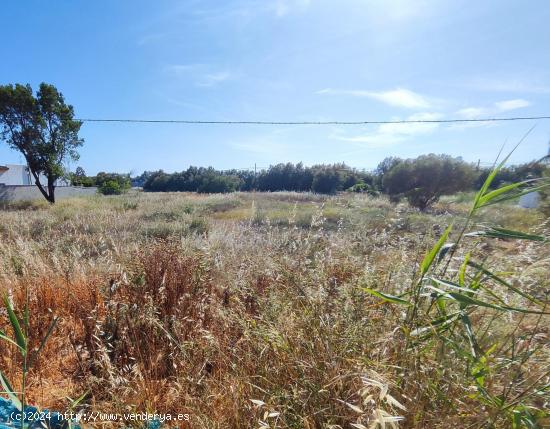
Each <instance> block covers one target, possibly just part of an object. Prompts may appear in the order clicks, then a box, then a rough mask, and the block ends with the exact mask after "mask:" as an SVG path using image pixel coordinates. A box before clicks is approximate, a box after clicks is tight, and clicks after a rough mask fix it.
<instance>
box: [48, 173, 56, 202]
mask: <svg viewBox="0 0 550 429" xmlns="http://www.w3.org/2000/svg"><path fill="white" fill-rule="evenodd" d="M48 194H49V195H50V198H49V199H48V201H49V202H50V203H52V204H53V203H55V179H53V178H52V177H48Z"/></svg>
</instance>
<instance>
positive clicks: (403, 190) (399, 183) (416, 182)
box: [383, 154, 475, 210]
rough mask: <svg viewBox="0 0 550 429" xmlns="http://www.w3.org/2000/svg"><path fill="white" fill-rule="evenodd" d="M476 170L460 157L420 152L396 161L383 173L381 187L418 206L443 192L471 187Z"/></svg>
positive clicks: (434, 199) (425, 205) (433, 199)
mask: <svg viewBox="0 0 550 429" xmlns="http://www.w3.org/2000/svg"><path fill="white" fill-rule="evenodd" d="M474 178H475V170H474V168H473V167H472V165H471V164H467V163H466V162H464V161H463V160H462V159H461V158H453V157H451V156H449V155H435V154H429V155H422V156H419V157H418V158H416V159H407V160H405V161H401V162H398V163H396V164H395V165H394V166H393V167H392V168H391V169H390V170H389V171H387V172H386V173H385V174H384V178H383V188H384V190H385V191H386V192H387V193H388V194H389V195H390V197H393V199H399V198H401V197H405V198H406V199H407V201H408V202H409V204H411V205H412V206H414V207H417V208H419V209H421V210H425V209H426V208H427V207H429V206H430V205H432V204H433V203H435V202H436V201H437V200H439V198H440V197H441V196H442V195H450V194H454V193H456V192H459V191H464V190H467V189H471V187H472V183H473V181H474Z"/></svg>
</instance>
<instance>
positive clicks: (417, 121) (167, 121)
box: [76, 116, 550, 125]
mask: <svg viewBox="0 0 550 429" xmlns="http://www.w3.org/2000/svg"><path fill="white" fill-rule="evenodd" d="M542 119H550V116H516V117H512V118H479V119H405V120H395V121H201V120H178V119H106V118H101V119H100V118H80V119H76V120H77V121H80V122H115V123H144V124H187V125H193V124H196V125H383V124H449V123H460V122H510V121H536V120H542Z"/></svg>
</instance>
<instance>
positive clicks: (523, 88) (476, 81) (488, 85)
mask: <svg viewBox="0 0 550 429" xmlns="http://www.w3.org/2000/svg"><path fill="white" fill-rule="evenodd" d="M460 86H463V87H465V88H468V89H473V90H475V91H490V92H516V93H518V92H519V93H532V94H548V93H550V85H548V84H546V83H544V79H538V78H535V79H533V78H531V80H528V79H519V78H498V77H495V76H491V77H490V78H488V77H487V78H486V77H478V78H473V79H469V80H466V81H465V82H462V83H461V84H460Z"/></svg>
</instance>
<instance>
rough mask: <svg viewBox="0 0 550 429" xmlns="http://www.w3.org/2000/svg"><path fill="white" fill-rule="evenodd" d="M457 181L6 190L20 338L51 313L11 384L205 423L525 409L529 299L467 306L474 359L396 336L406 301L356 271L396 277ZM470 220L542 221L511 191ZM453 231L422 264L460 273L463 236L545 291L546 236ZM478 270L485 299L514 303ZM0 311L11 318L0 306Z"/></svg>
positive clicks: (368, 423) (534, 362)
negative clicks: (107, 191)
mask: <svg viewBox="0 0 550 429" xmlns="http://www.w3.org/2000/svg"><path fill="white" fill-rule="evenodd" d="M470 201H471V195H466V196H458V197H454V198H450V197H449V198H446V199H444V200H443V201H441V202H439V203H438V204H436V206H435V207H434V208H433V209H432V210H431V211H428V212H425V213H422V212H419V211H417V210H415V209H411V208H409V207H408V206H407V205H405V204H399V205H393V204H391V203H390V202H389V201H387V200H386V199H385V198H370V197H366V196H362V195H342V196H333V197H327V196H318V195H312V194H295V193H273V194H261V193H257V194H255V193H249V194H244V193H235V194H229V195H223V196H222V195H211V196H199V195H195V194H179V193H174V194H170V193H166V194H146V193H133V194H128V195H124V196H116V197H99V196H98V197H93V198H83V199H72V200H65V201H60V202H59V203H57V204H55V205H54V206H48V205H47V204H42V203H32V204H20V205H18V206H9V207H4V208H3V209H2V210H1V211H0V287H1V288H2V290H3V291H6V292H7V293H8V294H9V296H10V297H11V299H12V301H13V303H14V306H15V307H16V309H17V310H18V311H19V310H20V309H21V308H22V306H23V303H24V302H25V300H26V299H28V302H29V305H30V334H29V335H30V340H31V345H32V346H33V347H37V346H38V341H39V340H38V339H39V338H42V337H43V336H44V334H45V333H46V332H45V331H46V330H47V328H48V325H49V323H50V321H51V320H52V318H53V317H54V315H56V316H59V317H60V321H59V323H58V325H57V326H56V328H55V329H54V331H53V333H52V335H51V337H50V339H49V340H48V342H47V344H46V345H45V348H44V350H43V351H42V354H41V357H40V360H39V361H38V362H37V363H36V365H35V366H34V367H33V368H32V370H31V371H30V374H29V381H28V383H29V384H28V402H29V403H31V404H37V405H39V406H41V407H50V408H52V409H56V410H60V411H64V410H66V409H67V408H68V407H69V401H68V400H67V399H66V398H67V397H70V398H77V397H79V396H81V395H83V394H86V396H85V398H84V400H83V402H82V403H81V404H80V405H79V407H80V408H82V407H84V408H87V409H93V410H97V411H102V412H108V411H117V412H122V411H139V412H141V411H150V412H153V411H157V412H170V413H176V412H185V413H189V414H190V415H191V424H190V427H194V428H220V429H222V428H223V429H225V428H310V429H312V428H327V429H328V428H352V427H355V428H359V429H362V428H370V427H373V428H375V427H381V428H384V427H386V428H390V427H400V428H413V427H414V428H450V427H453V428H458V427H461V428H467V427H471V428H475V427H479V428H481V427H496V428H504V427H511V426H510V420H509V414H510V413H509V412H511V410H515V411H514V412H516V411H517V409H518V406H520V405H521V407H524V408H525V407H526V408H525V410H527V411H525V412H526V413H528V414H532V415H536V416H537V417H536V419H538V420H539V422H540V421H543V420H541V417H540V415H541V414H540V413H541V412H542V410H543V409H544V408H545V406H547V404H548V402H547V401H548V398H547V397H545V394H547V390H546V391H545V390H544V385H547V383H548V364H549V360H548V357H549V350H548V337H547V335H548V332H547V330H548V323H547V322H548V318H547V317H546V316H543V315H540V314H536V313H525V312H519V311H499V310H496V309H494V308H489V307H483V308H477V309H476V311H472V312H471V313H469V316H470V319H471V323H472V325H473V330H474V331H475V335H476V338H477V343H476V344H473V345H472V344H471V345H472V348H474V349H478V353H479V350H482V351H483V357H482V358H480V359H479V360H478V361H476V363H475V365H478V366H479V364H480V362H486V363H487V367H486V368H485V367H484V368H483V369H482V371H481V370H476V368H478V367H476V366H475V365H474V364H473V363H472V362H471V361H469V360H468V359H467V358H466V357H462V356H460V350H462V349H461V347H462V348H463V349H468V338H467V337H465V336H464V335H458V334H456V335H454V332H455V331H456V332H458V331H457V329H458V328H456V329H455V328H452V329H453V335H454V336H451V334H450V333H448V332H447V333H446V332H445V331H439V330H437V329H435V330H434V334H433V335H432V336H431V337H429V338H427V339H424V340H423V341H422V342H420V341H418V342H415V341H412V340H411V338H412V337H411V335H412V334H411V332H412V331H411V330H410V329H408V328H411V327H413V325H412V324H410V323H409V322H407V320H409V321H410V320H412V319H409V316H408V315H407V312H408V309H407V307H404V306H402V305H399V304H394V303H391V302H387V300H383V299H380V298H379V297H377V296H373V295H372V294H370V293H367V292H366V291H365V290H364V289H363V288H369V289H371V290H376V291H381V292H383V293H385V294H388V295H392V296H406V295H402V294H406V293H407V291H408V290H409V289H410V288H411V285H413V284H414V283H415V281H417V279H418V273H419V269H420V268H419V267H420V264H421V261H422V259H423V258H424V255H425V254H426V252H428V251H429V250H430V249H431V248H432V247H433V246H434V244H435V243H436V242H437V240H438V239H439V238H440V237H441V235H442V234H443V232H444V231H445V229H446V227H447V226H448V225H449V224H450V223H451V222H454V225H455V229H453V231H452V232H451V234H450V236H449V237H450V240H451V241H452V240H453V239H454V238H456V235H457V232H455V231H458V230H459V229H460V228H459V227H460V226H461V225H462V224H463V223H464V220H465V218H466V216H467V214H468V210H469V207H470ZM488 224H491V225H498V226H500V227H503V228H509V229H514V230H520V231H523V232H529V233H532V234H542V235H546V236H547V235H548V223H547V221H546V220H545V218H543V217H542V216H541V215H540V214H539V213H538V212H537V211H529V210H523V209H519V208H516V207H515V206H513V205H511V204H509V205H494V206H490V207H487V208H485V209H483V210H482V211H480V212H479V215H477V216H476V218H475V221H474V223H473V224H472V229H473V230H475V229H476V228H477V229H479V228H480V227H481V226H483V225H488ZM463 240H464V241H465V247H464V248H460V249H457V251H456V252H451V253H452V254H451V256H452V258H451V259H447V260H443V261H441V262H440V264H439V266H438V267H437V269H438V270H440V271H441V270H443V266H444V265H445V264H447V265H448V267H445V272H446V273H447V274H446V275H447V277H446V278H448V279H452V278H455V277H456V278H458V277H460V275H461V272H462V274H464V272H463V271H462V269H461V264H462V262H463V260H464V258H465V255H466V253H467V252H471V255H470V257H471V258H472V259H473V258H475V259H476V260H478V261H483V263H484V265H485V266H490V267H491V270H492V272H493V273H495V272H498V273H499V279H501V278H505V279H506V282H505V283H506V284H510V285H513V287H514V288H515V289H519V290H521V291H524V292H525V295H526V296H528V297H535V298H536V299H537V300H538V301H539V302H546V300H547V293H548V287H549V280H548V277H549V276H548V272H549V267H550V257H549V255H550V252H549V249H550V246H549V244H548V243H545V242H537V241H528V240H507V239H494V238H488V237H479V236H477V237H472V236H468V237H465V238H463ZM447 257H448V255H447ZM434 269H435V268H434ZM466 276H472V277H475V276H476V274H475V272H474V271H473V269H472V268H471V267H469V268H468V271H466ZM480 278H481V277H480ZM484 279H485V280H487V282H488V283H487V284H490V285H491V287H490V288H488V289H487V290H485V289H484V292H483V293H493V294H495V295H498V297H499V299H500V300H501V301H502V302H503V304H502V306H503V307H505V306H507V307H513V308H520V307H521V308H532V306H531V303H530V302H529V299H526V298H525V297H523V296H521V295H519V296H518V295H514V294H508V292H509V290H508V289H507V288H506V287H504V286H503V283H499V282H498V281H493V282H491V279H490V278H489V279H487V276H485V277H484ZM492 280H494V279H492ZM457 282H458V280H457ZM460 284H462V283H460ZM527 294H528V295H527ZM425 299H426V300H429V299H430V297H429V296H427V297H425ZM495 299H496V298H495ZM426 302H428V301H426ZM440 304H441V302H439V301H437V304H435V303H434V302H432V303H430V304H429V305H428V304H426V307H422V308H419V309H418V314H415V317H416V318H417V319H414V320H418V323H419V324H421V322H422V321H423V319H422V318H423V317H427V316H428V312H431V311H432V305H440ZM424 308H425V309H426V310H424ZM462 308H463V307H462ZM440 310H441V308H440ZM441 311H443V310H441ZM424 313H425V314H424ZM426 320H427V319H426ZM408 323H409V324H408ZM411 323H412V322H411ZM1 324H2V325H3V330H4V331H6V332H9V329H10V328H9V324H8V320H7V318H6V317H5V314H4V313H3V314H2V315H1ZM414 326H416V325H414ZM430 326H435V324H432V325H430ZM447 334H448V338H453V340H452V342H451V340H450V339H449V340H447V339H446V338H447ZM461 338H462V340H463V341H462V342H461ZM453 343H455V344H453ZM0 356H1V360H0V368H1V369H2V370H3V372H4V373H5V374H6V376H7V377H8V378H9V379H10V380H18V379H19V377H20V363H19V362H18V358H17V353H16V351H15V350H14V347H13V346H12V345H10V344H8V343H6V342H0ZM478 356H479V354H478ZM478 369H479V368H478ZM481 373H482V376H480V374H481ZM14 384H15V385H17V381H14ZM483 391H486V393H487V395H485V393H483ZM480 392H481V393H480ZM533 392H534V393H533ZM545 392H546V393H545ZM487 398H501V400H502V403H499V402H498V400H497V399H487ZM521 410H523V408H521ZM521 410H519V411H517V412H523V411H521ZM507 413H508V414H507ZM542 418H544V417H542ZM518 421H519V420H518ZM517 427H524V426H517ZM525 427H527V426H525Z"/></svg>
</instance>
